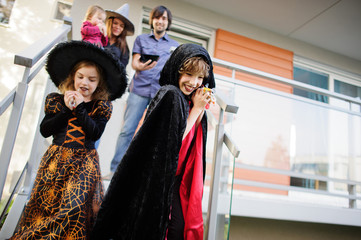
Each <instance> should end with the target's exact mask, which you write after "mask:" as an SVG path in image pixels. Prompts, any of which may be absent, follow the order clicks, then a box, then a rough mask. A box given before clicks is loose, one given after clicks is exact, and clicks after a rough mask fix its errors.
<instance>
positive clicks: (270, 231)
mask: <svg viewBox="0 0 361 240" xmlns="http://www.w3.org/2000/svg"><path fill="white" fill-rule="evenodd" d="M360 236H361V228H359V227H352V226H341V225H331V224H318V223H305V222H291V221H279V220H272V219H257V218H246V217H232V218H231V222H230V235H229V239H230V240H240V239H242V240H264V239H267V240H283V239H285V240H286V239H292V240H304V239H307V240H325V239H327V240H339V239H347V240H356V239H360Z"/></svg>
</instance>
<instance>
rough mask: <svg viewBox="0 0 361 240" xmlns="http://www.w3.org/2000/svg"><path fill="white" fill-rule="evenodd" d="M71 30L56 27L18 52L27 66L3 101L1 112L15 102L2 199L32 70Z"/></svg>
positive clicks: (0, 183)
mask: <svg viewBox="0 0 361 240" xmlns="http://www.w3.org/2000/svg"><path fill="white" fill-rule="evenodd" d="M70 30H71V26H69V25H62V26H61V27H60V28H58V29H55V30H54V31H53V32H51V33H50V34H48V35H47V36H46V37H45V38H43V39H40V40H39V41H37V42H35V43H34V44H32V45H30V46H29V47H28V48H26V49H25V50H24V51H22V52H21V53H20V54H16V55H15V58H14V63H15V64H18V65H22V66H25V70H24V75H23V79H22V81H21V82H19V83H18V86H17V89H16V90H15V92H14V90H13V91H11V92H10V93H9V94H8V96H7V97H6V98H5V99H4V101H3V102H1V106H0V109H1V112H4V111H5V110H6V109H7V108H8V107H9V106H10V105H11V103H13V104H14V106H15V107H14V108H13V109H12V112H11V115H10V119H9V125H8V128H7V131H6V134H5V137H4V142H3V145H2V148H1V153H0V163H1V166H2V167H1V169H0V199H1V197H2V192H3V188H4V184H5V180H6V176H7V170H8V167H9V163H10V159H11V154H12V151H13V148H14V143H15V139H16V135H17V130H18V126H19V123H20V119H21V115H22V109H23V107H24V103H25V98H26V93H27V88H28V84H29V83H30V81H31V79H32V78H33V77H34V76H35V74H30V70H31V68H32V67H33V66H35V64H38V66H37V68H35V70H34V71H33V73H38V72H39V71H40V68H41V67H42V66H43V64H44V61H45V60H44V59H43V61H42V62H40V60H41V59H42V58H43V57H44V56H45V55H46V54H47V52H48V51H49V50H50V49H51V48H52V47H53V46H54V45H55V44H56V43H58V42H59V41H60V40H62V39H64V36H66V34H67V33H68V32H69V31H70Z"/></svg>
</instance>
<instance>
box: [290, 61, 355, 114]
mask: <svg viewBox="0 0 361 240" xmlns="http://www.w3.org/2000/svg"><path fill="white" fill-rule="evenodd" d="M293 75H294V80H296V81H300V82H302V83H306V84H310V85H312V86H315V87H319V88H323V89H327V90H329V91H331V92H335V93H340V94H343V95H346V96H348V97H352V98H358V99H361V76H359V75H356V74H352V73H349V72H346V71H343V70H340V69H337V68H334V67H331V66H327V65H323V64H320V63H318V62H315V61H312V60H308V59H304V58H301V57H299V56H295V57H294V68H293ZM294 94H296V95H299V96H303V97H307V98H310V99H314V100H317V101H321V102H325V103H329V104H331V105H333V106H338V107H344V108H347V109H350V104H349V103H347V102H345V101H342V100H339V99H335V98H328V97H326V96H322V95H320V94H315V93H311V92H307V91H305V90H301V89H294ZM356 105H357V104H351V109H352V110H353V111H358V112H360V111H361V106H360V105H358V106H356Z"/></svg>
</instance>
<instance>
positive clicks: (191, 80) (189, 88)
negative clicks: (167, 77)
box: [179, 72, 204, 95]
mask: <svg viewBox="0 0 361 240" xmlns="http://www.w3.org/2000/svg"><path fill="white" fill-rule="evenodd" d="M203 79H204V75H203V74H202V73H190V72H185V73H183V74H182V75H181V76H180V77H179V88H180V90H181V91H182V92H183V93H184V94H185V95H190V94H191V93H192V92H193V91H194V90H196V89H197V88H199V87H200V86H201V85H202V83H203Z"/></svg>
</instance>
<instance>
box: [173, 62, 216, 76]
mask: <svg viewBox="0 0 361 240" xmlns="http://www.w3.org/2000/svg"><path fill="white" fill-rule="evenodd" d="M209 69H210V67H209V65H208V63H207V62H206V61H204V59H203V58H201V57H191V58H188V59H187V60H186V61H185V62H184V63H183V64H182V66H181V67H180V68H179V70H178V72H179V74H181V75H182V74H183V73H187V72H188V73H198V74H199V73H201V74H203V76H204V78H208V76H209Z"/></svg>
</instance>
